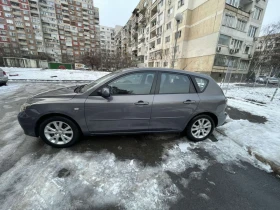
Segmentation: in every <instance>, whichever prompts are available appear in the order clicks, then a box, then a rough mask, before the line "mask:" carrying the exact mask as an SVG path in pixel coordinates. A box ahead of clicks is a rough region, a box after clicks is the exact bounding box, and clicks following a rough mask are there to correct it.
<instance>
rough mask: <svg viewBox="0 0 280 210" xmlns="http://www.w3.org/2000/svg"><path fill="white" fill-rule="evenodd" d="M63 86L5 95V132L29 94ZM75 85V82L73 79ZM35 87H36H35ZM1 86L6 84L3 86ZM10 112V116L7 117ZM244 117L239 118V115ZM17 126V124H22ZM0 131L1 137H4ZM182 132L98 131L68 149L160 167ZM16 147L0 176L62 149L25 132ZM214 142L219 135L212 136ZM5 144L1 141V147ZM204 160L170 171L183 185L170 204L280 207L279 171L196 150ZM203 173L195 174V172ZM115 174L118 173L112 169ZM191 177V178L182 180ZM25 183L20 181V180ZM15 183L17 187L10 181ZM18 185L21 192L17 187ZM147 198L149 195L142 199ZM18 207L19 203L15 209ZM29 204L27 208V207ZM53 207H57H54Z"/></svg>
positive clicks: (1, 104)
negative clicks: (125, 133) (227, 161)
mask: <svg viewBox="0 0 280 210" xmlns="http://www.w3.org/2000/svg"><path fill="white" fill-rule="evenodd" d="M54 85H56V86H57V87H62V86H65V85H67V84H64V83H57V84H54V83H52V84H47V83H46V84H43V85H42V84H32V83H30V84H28V83H24V84H22V86H21V87H20V88H19V89H18V90H17V91H16V92H15V93H14V94H12V95H9V96H7V97H5V96H4V97H2V98H1V101H0V119H3V120H4V118H5V120H6V121H5V125H2V126H0V132H2V134H3V131H5V130H8V131H9V126H13V125H16V123H17V122H16V114H17V113H18V110H19V108H20V106H21V104H23V103H24V101H25V100H26V98H27V97H30V96H31V95H32V94H36V93H38V92H40V91H46V90H47V89H48V88H53V86H54ZM71 85H72V84H71ZM35 86H36V88H34V87H35ZM0 88H1V87H0ZM7 113H10V116H9V117H8V119H7ZM229 115H230V116H231V117H232V118H233V119H248V120H250V121H251V122H256V123H265V119H263V118H258V116H252V115H250V114H248V113H244V112H240V111H239V110H238V109H235V108H233V107H231V108H230V110H229ZM239 116H240V118H239ZM17 128H18V127H17ZM9 135H10V136H7V135H5V136H4V137H3V136H2V137H3V138H4V139H5V141H7V139H9V141H13V140H14V139H17V138H20V137H22V136H24V135H23V133H22V131H21V130H20V129H15V130H14V133H12V134H9ZM2 137H1V136H0V138H2ZM181 137H182V136H180V134H164V135H156V134H150V135H128V136H98V137H84V138H83V139H82V140H81V141H80V142H79V143H78V144H76V145H74V146H73V147H71V148H68V149H64V151H67V152H70V153H75V154H76V153H78V154H86V153H87V152H94V153H97V154H98V153H101V152H102V151H107V152H109V153H112V154H114V155H115V157H116V159H117V160H120V161H125V160H137V161H138V162H139V163H141V164H142V165H143V167H156V166H157V165H159V164H160V163H161V161H162V157H163V153H164V150H165V148H166V145H169V144H174V143H176V141H178V139H180V138H181ZM23 138H24V140H23V141H20V143H18V144H17V145H16V146H15V147H13V148H12V149H13V151H12V152H11V153H8V155H7V156H5V153H4V154H0V159H2V160H1V161H0V178H1V176H2V175H3V174H4V173H5V174H6V173H8V172H9V171H12V170H13V168H14V167H15V166H16V165H17V164H18V163H19V162H20V160H21V159H22V158H24V157H25V156H27V155H32V158H33V159H34V160H36V159H39V158H41V157H42V156H46V155H56V154H58V153H60V151H61V150H60V149H55V148H51V147H49V146H46V145H45V144H44V143H43V142H42V141H41V140H40V139H37V138H32V137H28V136H26V137H25V136H24V137H23ZM211 140H212V141H213V144H215V143H216V138H215V136H213V137H212V138H211ZM5 146H6V145H5V144H4V143H3V144H0V149H1V148H2V149H3V148H4V147H5ZM192 152H194V153H196V154H197V155H198V156H199V157H200V158H201V159H207V160H208V161H209V162H210V163H211V165H210V166H209V167H208V168H207V169H206V170H204V171H203V172H202V171H201V169H199V168H197V167H190V168H187V169H186V170H185V171H183V172H181V173H174V172H171V171H166V173H167V175H168V176H169V178H170V179H171V180H172V182H173V184H175V185H176V187H177V188H178V189H179V190H180V192H181V196H180V197H179V198H178V199H176V200H175V201H172V202H171V201H168V206H169V208H170V209H182V210H183V209H184V210H185V209H223V210H224V209H227V210H230V209H244V210H245V209H252V210H257V209H269V210H274V209H275V210H278V209H279V208H280V179H279V178H278V177H277V176H275V175H274V174H269V173H267V172H265V171H263V170H260V169H258V168H256V167H254V166H252V165H251V164H248V163H242V165H228V164H221V163H219V162H218V161H217V160H216V159H215V157H213V156H212V155H211V154H209V153H208V152H206V151H205V150H204V149H202V148H196V149H193V150H192ZM198 172H200V173H199V175H198V176H197V177H196V176H195V174H196V173H198ZM71 173H72V172H70V171H68V170H67V169H63V170H61V171H60V172H59V173H58V174H57V176H58V177H67V176H71ZM112 173H113V172H112ZM182 180H188V183H182ZM18 182H21V180H18ZM11 187H12V186H11ZM13 190H18V191H20V190H21V189H19V188H16V189H13ZM9 193H10V191H7V190H5V191H2V190H1V189H0V209H1V201H4V200H5V199H7V198H8V197H9ZM80 193H81V195H80V196H83V195H84V197H87V195H86V193H87V192H86V191H84V192H83V191H81V192H80ZM143 202H145V199H143ZM123 208H124V206H120V205H114V204H112V205H109V206H108V205H107V206H100V207H96V208H89V207H88V206H81V209H123ZM15 209H17V208H15ZM22 209H24V207H23V208H22ZM50 209H52V208H50Z"/></svg>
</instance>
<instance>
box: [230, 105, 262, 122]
mask: <svg viewBox="0 0 280 210" xmlns="http://www.w3.org/2000/svg"><path fill="white" fill-rule="evenodd" d="M227 113H228V115H229V117H230V118H231V119H234V120H248V121H249V122H252V123H260V124H264V123H266V122H267V119H266V118H265V117H262V116H258V115H253V114H251V113H249V112H245V111H240V110H238V109H236V108H234V107H230V106H228V108H227Z"/></svg>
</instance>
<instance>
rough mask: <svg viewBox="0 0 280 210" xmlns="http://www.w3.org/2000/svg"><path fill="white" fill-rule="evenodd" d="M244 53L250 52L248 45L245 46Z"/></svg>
mask: <svg viewBox="0 0 280 210" xmlns="http://www.w3.org/2000/svg"><path fill="white" fill-rule="evenodd" d="M244 53H245V54H250V47H249V46H246V47H245V50H244Z"/></svg>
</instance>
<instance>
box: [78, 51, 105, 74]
mask: <svg viewBox="0 0 280 210" xmlns="http://www.w3.org/2000/svg"><path fill="white" fill-rule="evenodd" d="M81 62H82V63H83V64H85V65H87V66H90V67H91V69H97V70H98V69H100V67H101V66H102V63H101V53H100V52H99V51H90V52H86V53H85V54H84V55H82V56H81Z"/></svg>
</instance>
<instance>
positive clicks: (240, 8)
mask: <svg viewBox="0 0 280 210" xmlns="http://www.w3.org/2000/svg"><path fill="white" fill-rule="evenodd" d="M252 6H253V1H252V0H240V3H239V5H237V4H236V5H231V4H226V9H228V10H230V11H233V12H235V13H237V14H239V15H243V16H245V17H248V18H249V17H250V13H251V10H252Z"/></svg>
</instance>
